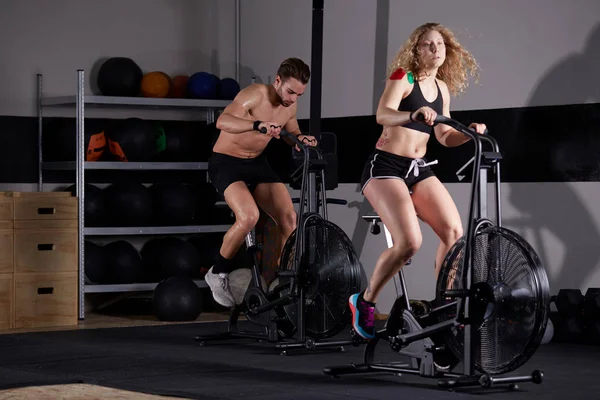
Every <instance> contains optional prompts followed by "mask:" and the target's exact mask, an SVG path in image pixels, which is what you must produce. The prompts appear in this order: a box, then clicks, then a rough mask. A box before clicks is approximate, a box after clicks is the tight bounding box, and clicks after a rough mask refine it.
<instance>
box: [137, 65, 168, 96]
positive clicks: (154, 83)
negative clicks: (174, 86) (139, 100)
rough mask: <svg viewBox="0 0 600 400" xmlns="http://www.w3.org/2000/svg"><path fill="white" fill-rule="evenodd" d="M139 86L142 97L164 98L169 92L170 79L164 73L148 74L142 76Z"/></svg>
mask: <svg viewBox="0 0 600 400" xmlns="http://www.w3.org/2000/svg"><path fill="white" fill-rule="evenodd" d="M141 86H142V87H141V91H142V96H144V97H159V98H164V97H167V96H168V95H169V92H170V90H171V78H170V77H169V75H167V74H165V73H164V72H160V71H154V72H148V73H147V74H144V77H143V78H142V85H141Z"/></svg>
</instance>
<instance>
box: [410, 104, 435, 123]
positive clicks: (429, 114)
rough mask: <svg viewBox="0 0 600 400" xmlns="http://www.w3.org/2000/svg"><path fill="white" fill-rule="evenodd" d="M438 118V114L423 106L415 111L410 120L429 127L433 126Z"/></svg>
mask: <svg viewBox="0 0 600 400" xmlns="http://www.w3.org/2000/svg"><path fill="white" fill-rule="evenodd" d="M420 115H422V116H423V119H420V117H419V116H420ZM436 117H437V112H435V111H434V110H433V109H432V108H431V107H427V106H423V107H421V108H419V109H417V111H414V112H413V113H412V114H411V115H410V119H411V120H413V121H421V122H423V123H425V124H427V125H430V126H433V124H435V118H436Z"/></svg>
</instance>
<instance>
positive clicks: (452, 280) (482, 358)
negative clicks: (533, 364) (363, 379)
mask: <svg viewBox="0 0 600 400" xmlns="http://www.w3.org/2000/svg"><path fill="white" fill-rule="evenodd" d="M464 249H465V241H464V237H463V238H461V239H460V240H459V241H457V242H456V243H455V244H454V246H453V247H452V248H451V249H450V251H449V252H448V254H447V255H446V258H445V259H444V262H443V264H442V268H441V270H440V274H439V276H438V280H437V286H436V293H437V296H436V303H437V305H438V306H441V305H443V304H445V303H446V302H449V301H452V300H450V299H445V298H443V296H442V295H441V293H442V291H444V290H448V289H462V288H463V285H462V279H461V276H462V270H463V259H464ZM473 256H474V257H473V265H472V267H473V272H474V274H473V281H472V284H471V289H472V290H471V291H472V294H471V296H472V297H471V299H472V300H473V301H472V302H471V303H472V306H471V312H472V313H473V316H474V317H476V319H478V321H476V324H474V325H472V329H471V337H472V341H473V352H474V354H473V357H474V359H475V368H476V369H477V370H478V371H480V372H485V373H488V374H503V373H507V372H510V371H513V370H515V369H517V368H519V367H520V366H522V365H523V364H525V363H526V362H527V361H528V360H529V358H531V356H532V355H533V354H534V352H535V351H536V350H537V348H538V346H539V345H540V343H541V340H542V337H543V334H544V331H545V329H546V324H547V322H548V309H549V308H548V305H549V302H550V285H549V282H548V277H547V275H546V272H545V270H544V268H543V266H542V264H541V261H540V259H539V257H538V256H537V254H536V253H535V251H534V250H533V248H532V247H531V246H530V245H529V244H528V243H527V242H526V241H525V240H524V239H523V238H522V237H521V236H519V235H518V234H516V233H515V232H513V231H511V230H508V229H505V228H502V227H498V226H488V227H486V228H483V229H481V230H480V231H478V232H477V234H476V237H475V240H474V249H473ZM455 312H456V309H452V310H449V311H448V312H447V313H445V314H442V315H440V316H439V321H444V320H447V319H448V318H452V317H454V314H455ZM477 317H478V318H477ZM444 338H445V341H446V344H447V346H448V347H449V348H450V349H451V351H452V352H453V353H454V354H455V355H456V357H458V358H459V359H462V357H463V348H464V333H463V329H462V328H461V327H455V328H453V329H452V330H450V331H449V332H447V333H446V334H445V337H444Z"/></svg>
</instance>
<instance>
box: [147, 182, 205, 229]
mask: <svg viewBox="0 0 600 400" xmlns="http://www.w3.org/2000/svg"><path fill="white" fill-rule="evenodd" d="M150 193H151V195H152V203H153V208H154V212H153V214H154V222H155V223H156V224H157V225H189V224H192V223H193V222H194V215H195V213H196V202H195V198H194V192H193V190H192V189H191V188H190V186H189V185H185V184H183V183H177V182H170V183H157V184H154V185H153V186H152V187H151V189H150Z"/></svg>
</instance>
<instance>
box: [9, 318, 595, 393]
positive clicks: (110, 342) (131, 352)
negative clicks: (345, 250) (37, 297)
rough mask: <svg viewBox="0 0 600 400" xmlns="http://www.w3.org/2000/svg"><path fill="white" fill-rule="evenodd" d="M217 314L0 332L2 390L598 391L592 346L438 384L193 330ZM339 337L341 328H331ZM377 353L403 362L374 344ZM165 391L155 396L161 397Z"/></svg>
mask: <svg viewBox="0 0 600 400" xmlns="http://www.w3.org/2000/svg"><path fill="white" fill-rule="evenodd" d="M226 318H227V315H226V314H219V313H215V314H203V315H202V316H201V318H200V319H201V321H196V322H192V323H185V324H175V323H158V322H156V321H152V320H151V319H150V318H145V317H140V318H131V316H128V317H127V318H119V317H105V316H99V315H90V316H89V317H88V318H87V319H86V320H85V321H84V322H82V323H81V324H80V326H79V327H78V329H72V328H70V329H57V330H55V331H51V332H47V330H48V329H45V331H46V332H15V331H5V332H3V334H1V335H0V349H1V351H2V357H1V360H0V399H2V398H8V397H10V398H12V399H14V398H17V399H19V398H27V399H32V398H38V397H39V398H40V399H41V398H44V399H46V398H64V399H74V398H86V399H95V398H109V397H110V398H117V399H120V398H123V399H124V398H127V399H132V398H139V399H146V398H148V399H152V398H155V397H153V396H152V395H155V396H171V397H178V398H190V399H233V398H243V399H261V400H268V399H284V398H285V399H342V398H344V397H346V398H354V399H384V398H402V397H407V398H410V399H421V398H422V399H425V398H426V399H451V398H465V397H468V396H472V395H481V394H485V395H486V397H488V396H489V397H491V398H501V399H505V398H521V399H524V398H544V399H554V398H556V399H561V400H564V399H583V398H585V399H588V398H593V397H594V395H592V394H590V393H588V392H591V393H594V392H596V393H597V392H598V390H600V380H598V370H600V347H598V346H585V345H568V344H558V343H549V344H546V345H543V346H541V347H540V348H539V350H538V351H537V352H536V353H535V354H534V356H533V357H532V358H531V359H530V360H529V362H528V363H527V364H526V365H525V366H524V367H522V368H521V369H520V370H518V371H515V372H514V374H519V373H520V374H529V373H531V371H533V370H534V369H541V370H543V371H544V382H543V383H542V384H541V385H535V384H532V383H523V384H520V387H519V389H518V390H516V391H512V392H508V391H507V390H506V387H504V386H501V387H498V388H494V389H481V388H479V387H475V388H468V389H467V388H464V389H456V390H455V391H447V390H442V389H439V388H437V386H436V381H435V380H433V379H427V378H419V377H415V376H402V377H399V376H393V375H389V374H388V375H386V374H380V375H368V376H367V375H363V376H359V375H356V376H343V377H341V378H339V379H333V378H330V377H328V376H326V375H324V374H323V373H322V370H323V368H324V367H326V366H331V365H347V364H350V363H353V362H357V363H358V362H360V361H361V359H362V351H363V348H362V346H361V347H353V346H345V351H344V352H340V351H339V350H337V349H334V348H331V349H322V350H319V351H315V352H306V351H299V352H298V351H296V352H292V353H290V354H288V355H287V356H282V355H280V352H279V351H278V350H277V349H275V348H273V347H272V346H270V345H269V344H264V343H257V342H254V341H236V342H233V341H230V342H220V343H209V344H208V345H207V346H205V347H200V346H199V345H198V344H197V343H196V342H194V340H193V338H194V336H196V335H198V334H210V333H214V332H219V331H221V330H223V329H225V327H226V323H225V322H215V321H224V320H225V319H226ZM340 336H341V338H347V336H348V335H347V333H343V334H341V335H340ZM381 354H382V357H385V358H386V359H387V360H388V361H392V360H393V361H403V360H402V359H400V358H399V357H395V355H394V354H393V353H392V352H391V351H390V350H389V348H387V347H384V346H382V348H381ZM163 398H164V397H163Z"/></svg>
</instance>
